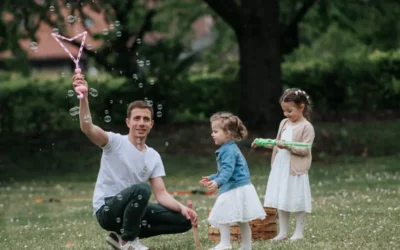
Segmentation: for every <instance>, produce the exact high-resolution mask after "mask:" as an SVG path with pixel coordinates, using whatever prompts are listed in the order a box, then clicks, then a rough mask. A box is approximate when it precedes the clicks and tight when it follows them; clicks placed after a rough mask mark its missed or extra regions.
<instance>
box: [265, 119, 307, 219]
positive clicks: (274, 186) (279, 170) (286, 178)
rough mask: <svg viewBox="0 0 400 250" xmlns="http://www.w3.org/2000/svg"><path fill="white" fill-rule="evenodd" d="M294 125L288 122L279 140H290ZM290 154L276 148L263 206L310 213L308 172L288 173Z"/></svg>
mask: <svg viewBox="0 0 400 250" xmlns="http://www.w3.org/2000/svg"><path fill="white" fill-rule="evenodd" d="M295 126H297V125H295ZM295 126H291V125H289V124H288V125H287V126H286V129H285V130H284V131H283V132H282V134H281V140H286V141H292V135H293V128H294V127H295ZM290 154H291V153H290V152H289V151H287V150H286V149H279V148H278V153H277V154H276V156H275V159H274V162H273V163H272V169H271V172H270V175H269V177H268V183H267V190H266V192H265V200H264V206H266V207H273V208H277V209H279V210H284V211H287V212H307V213H311V190H310V182H309V179H308V174H302V175H290V173H289V171H290Z"/></svg>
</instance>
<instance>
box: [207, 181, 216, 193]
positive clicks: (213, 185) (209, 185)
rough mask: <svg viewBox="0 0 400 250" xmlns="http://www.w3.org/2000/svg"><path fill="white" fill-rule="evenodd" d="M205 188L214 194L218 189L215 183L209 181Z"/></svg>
mask: <svg viewBox="0 0 400 250" xmlns="http://www.w3.org/2000/svg"><path fill="white" fill-rule="evenodd" d="M207 187H208V191H212V192H214V191H215V190H217V189H218V184H217V183H216V182H215V181H209V182H207Z"/></svg>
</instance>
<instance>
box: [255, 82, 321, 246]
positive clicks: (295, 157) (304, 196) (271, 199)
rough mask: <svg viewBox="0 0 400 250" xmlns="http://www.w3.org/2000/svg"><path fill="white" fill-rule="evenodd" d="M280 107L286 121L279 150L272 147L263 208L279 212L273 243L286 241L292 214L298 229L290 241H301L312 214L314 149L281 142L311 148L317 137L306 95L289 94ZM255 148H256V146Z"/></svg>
mask: <svg viewBox="0 0 400 250" xmlns="http://www.w3.org/2000/svg"><path fill="white" fill-rule="evenodd" d="M280 104H281V106H282V110H283V112H284V115H285V116H286V119H283V120H282V122H281V123H280V126H279V130H278V135H277V138H276V140H277V147H272V148H273V153H272V160H271V163H272V169H271V173H270V175H269V178H268V183H267V190H266V193H265V201H264V206H266V207H273V208H277V209H278V214H279V234H278V235H277V236H276V237H275V238H274V239H273V240H282V239H285V238H286V237H287V235H288V226H289V216H290V213H296V229H295V232H294V234H293V236H292V237H291V238H290V239H291V240H298V239H301V238H303V230H304V225H305V220H306V213H311V191H310V183H309V179H308V170H309V169H310V166H311V159H312V157H311V148H300V147H294V146H284V145H282V143H281V141H294V142H306V143H311V144H312V143H313V141H314V137H315V133H314V128H313V126H312V125H311V123H310V122H309V115H310V111H311V110H310V100H309V97H308V95H307V94H306V93H305V92H304V91H302V90H300V89H288V90H286V91H285V92H284V94H283V95H282V97H281V98H280ZM252 146H253V147H257V145H256V144H255V143H254V142H253V144H252ZM269 148H271V147H269Z"/></svg>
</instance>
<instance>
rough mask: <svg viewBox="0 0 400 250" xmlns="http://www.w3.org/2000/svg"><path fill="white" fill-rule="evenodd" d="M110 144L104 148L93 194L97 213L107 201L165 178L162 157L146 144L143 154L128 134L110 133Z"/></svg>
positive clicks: (108, 133) (94, 207)
mask: <svg viewBox="0 0 400 250" xmlns="http://www.w3.org/2000/svg"><path fill="white" fill-rule="evenodd" d="M106 133H107V135H108V144H107V145H106V146H104V147H103V148H102V149H103V154H102V156H101V163H100V170H99V174H98V176H97V181H96V186H95V189H94V194H93V209H94V212H95V213H96V211H97V210H98V209H99V208H101V206H103V205H104V204H105V201H104V198H106V197H110V196H115V195H116V194H117V193H118V192H120V191H122V190H123V189H125V188H127V187H130V186H132V185H134V184H138V183H141V182H147V181H148V180H149V179H150V178H155V177H160V176H165V170H164V165H163V163H162V160H161V156H160V154H159V153H158V152H157V151H155V150H154V149H153V148H150V147H148V146H147V145H146V151H145V152H141V151H139V150H138V149H137V148H136V147H135V146H134V145H133V144H132V143H131V142H130V141H129V139H128V135H121V134H117V133H113V132H106Z"/></svg>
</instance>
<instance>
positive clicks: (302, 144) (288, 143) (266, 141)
mask: <svg viewBox="0 0 400 250" xmlns="http://www.w3.org/2000/svg"><path fill="white" fill-rule="evenodd" d="M254 143H255V144H257V145H258V146H262V147H265V146H268V145H272V146H276V140H272V139H261V138H256V139H255V140H254ZM281 143H282V145H284V146H291V147H303V148H311V146H312V144H311V143H306V142H293V141H281Z"/></svg>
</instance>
